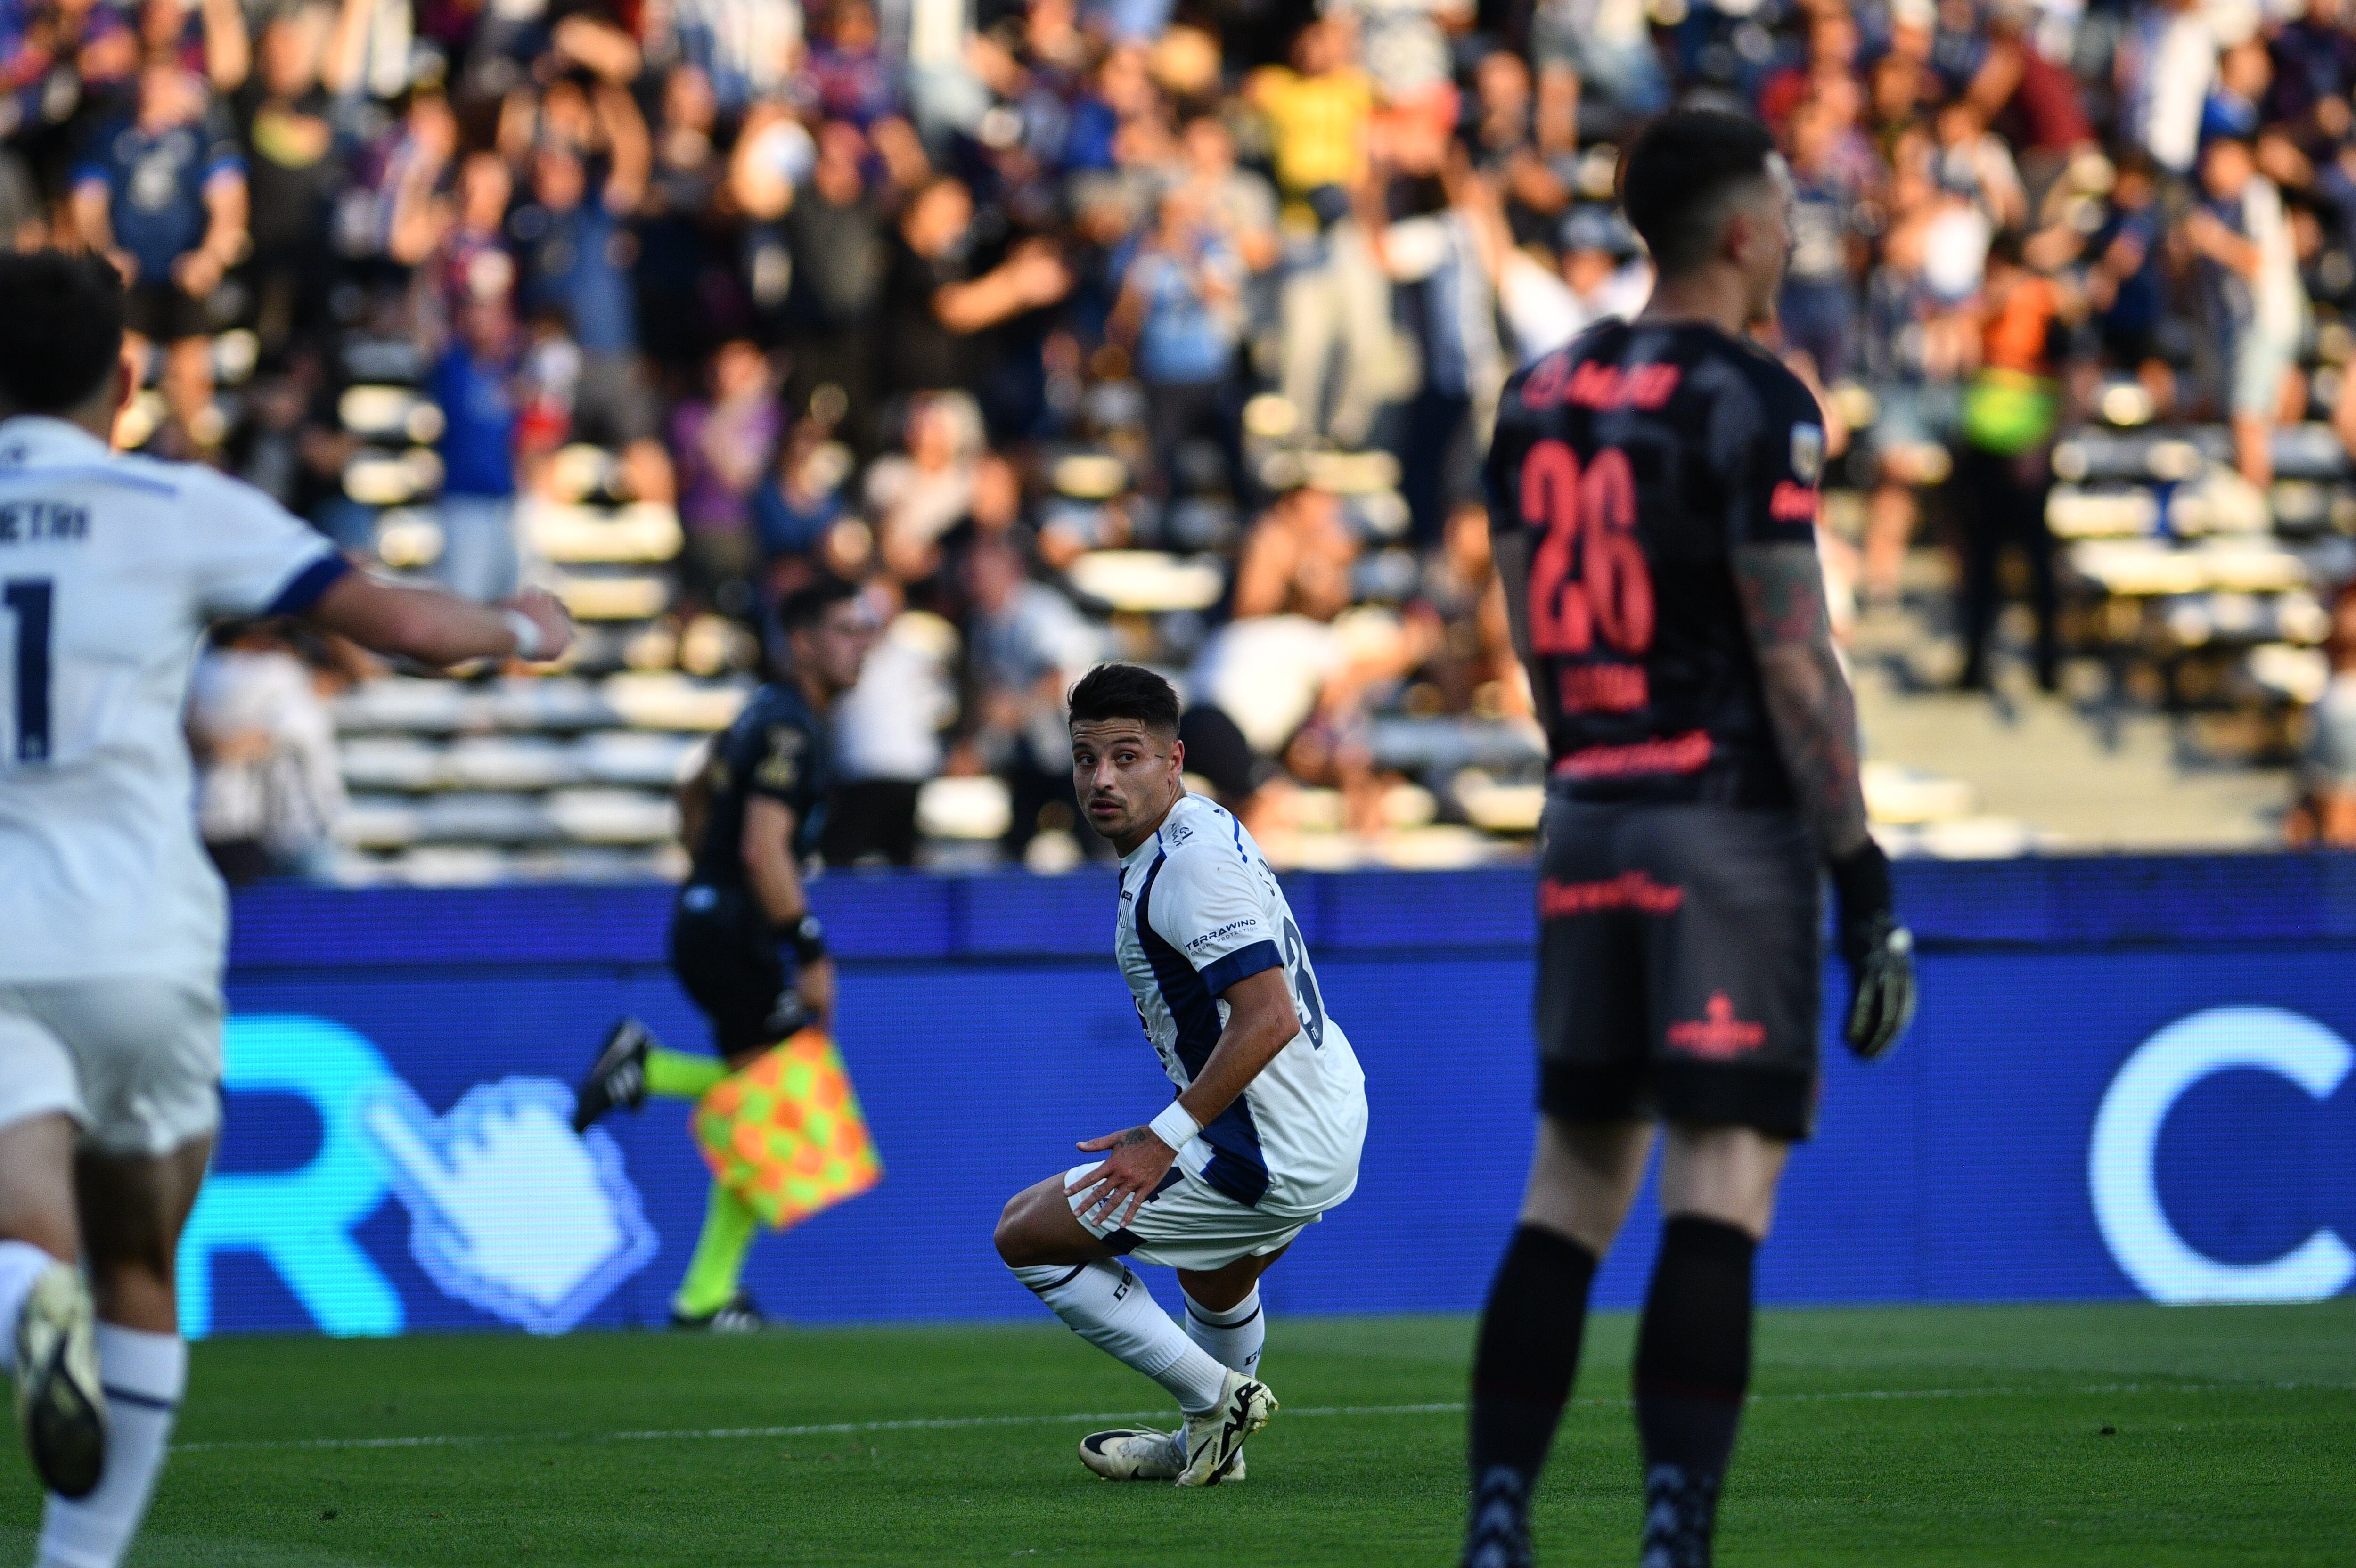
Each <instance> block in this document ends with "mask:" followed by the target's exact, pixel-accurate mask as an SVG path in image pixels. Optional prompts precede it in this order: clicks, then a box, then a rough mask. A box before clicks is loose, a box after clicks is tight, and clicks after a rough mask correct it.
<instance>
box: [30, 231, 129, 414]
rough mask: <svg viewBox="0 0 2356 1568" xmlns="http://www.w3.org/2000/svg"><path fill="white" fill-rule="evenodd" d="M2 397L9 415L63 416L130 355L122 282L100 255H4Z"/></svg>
mask: <svg viewBox="0 0 2356 1568" xmlns="http://www.w3.org/2000/svg"><path fill="white" fill-rule="evenodd" d="M0 300H5V301H6V302H7V308H6V309H5V310H0V401H5V403H6V405H7V408H6V411H7V412H9V413H18V414H62V413H66V412H69V411H71V410H74V409H77V408H80V406H81V405H82V404H83V403H85V402H87V401H89V400H90V399H91V396H92V394H94V393H96V392H97V391H98V390H99V389H100V388H102V387H103V386H104V385H105V384H106V379H107V378H108V377H109V376H111V375H112V374H113V373H114V368H115V366H116V365H118V364H120V363H121V362H122V359H123V279H122V278H121V277H120V276H119V275H118V274H117V273H116V272H115V271H114V269H113V268H112V267H111V266H109V265H107V263H106V262H105V261H102V260H101V259H100V258H98V257H96V256H88V255H84V256H73V255H68V254H67V253H66V252H65V251H26V252H24V253H22V254H17V253H13V252H11V253H0Z"/></svg>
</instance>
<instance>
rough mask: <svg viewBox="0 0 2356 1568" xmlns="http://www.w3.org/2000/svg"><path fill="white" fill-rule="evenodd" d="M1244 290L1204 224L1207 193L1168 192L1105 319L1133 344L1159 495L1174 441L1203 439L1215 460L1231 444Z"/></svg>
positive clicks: (1224, 244)
mask: <svg viewBox="0 0 2356 1568" xmlns="http://www.w3.org/2000/svg"><path fill="white" fill-rule="evenodd" d="M1243 284H1244V263H1243V258H1242V257H1241V256H1239V255H1237V253H1236V251H1234V249H1233V248H1232V247H1231V245H1230V244H1229V242H1228V240H1227V237H1226V234H1225V233H1224V232H1223V231H1222V230H1221V229H1219V228H1217V227H1215V226H1214V225H1213V223H1212V222H1211V221H1210V218H1209V213H1208V211H1207V209H1206V207H1205V199H1204V193H1203V192H1202V191H1200V190H1199V189H1197V188H1196V187H1193V186H1190V185H1182V186H1176V187H1173V188H1172V189H1171V190H1169V191H1168V192H1167V193H1166V194H1164V195H1163V197H1162V204H1161V208H1160V210H1159V212H1158V213H1157V214H1156V216H1155V219H1154V223H1153V227H1152V229H1151V231H1150V232H1149V233H1148V234H1147V235H1146V236H1145V238H1144V240H1143V242H1142V243H1141V245H1140V246H1139V247H1138V251H1137V257H1136V260H1134V261H1131V262H1130V265H1129V271H1128V272H1127V273H1126V274H1124V276H1123V277H1122V280H1121V289H1120V299H1119V304H1116V305H1115V306H1114V308H1113V315H1112V329H1113V331H1114V332H1115V333H1116V334H1118V335H1119V336H1123V337H1126V338H1127V339H1129V340H1130V342H1131V343H1133V344H1135V345H1136V357H1137V372H1138V375H1139V377H1140V379H1142V380H1143V381H1144V383H1145V400H1146V426H1147V431H1148V438H1149V441H1150V443H1151V452H1152V454H1153V468H1152V473H1151V487H1152V488H1153V489H1154V490H1155V491H1156V492H1157V493H1160V494H1162V495H1167V494H1168V493H1169V490H1170V476H1171V475H1172V473H1173V469H1174V467H1175V464H1176V460H1177V454H1178V448H1179V445H1180V443H1183V442H1186V441H1190V440H1193V439H1194V438H1195V437H1197V436H1202V437H1207V438H1209V439H1211V440H1213V441H1215V442H1216V443H1217V444H1218V446H1219V448H1220V450H1221V452H1222V453H1226V452H1227V451H1229V450H1231V449H1232V448H1233V447H1234V445H1235V442H1234V438H1233V435H1232V433H1231V432H1230V429H1229V425H1228V421H1227V418H1226V411H1225V410H1224V409H1223V408H1222V407H1221V403H1222V400H1223V399H1224V397H1225V395H1226V383H1227V372H1228V370H1229V368H1231V366H1232V364H1233V362H1234V359H1235V355H1236V343H1237V338H1238V337H1239V336H1240V335H1241V331H1242V325H1243ZM1229 466H1230V468H1231V469H1233V468H1235V467H1237V464H1232V463H1231V464H1229Z"/></svg>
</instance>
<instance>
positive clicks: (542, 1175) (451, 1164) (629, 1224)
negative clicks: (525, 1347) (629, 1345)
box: [359, 1078, 656, 1334]
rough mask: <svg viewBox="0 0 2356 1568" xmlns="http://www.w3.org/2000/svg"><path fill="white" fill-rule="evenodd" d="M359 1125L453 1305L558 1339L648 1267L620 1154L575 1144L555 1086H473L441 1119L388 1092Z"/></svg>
mask: <svg viewBox="0 0 2356 1568" xmlns="http://www.w3.org/2000/svg"><path fill="white" fill-rule="evenodd" d="M359 1115H360V1124H361V1125H363V1126H364V1127H366V1128H367V1129H368V1131H369V1135H370V1136H372V1137H373V1138H374V1139H375V1140H376V1143H377V1145H378V1147H379V1148H380V1151H381V1153H382V1155H383V1157H384V1161H385V1167H386V1170H387V1174H388V1175H389V1176H390V1178H391V1182H392V1186H393V1189H394V1190H395V1191H397V1192H399V1193H400V1194H401V1197H402V1201H403V1202H404V1203H406V1204H407V1205H408V1206H409V1215H410V1251H411V1252H412V1253H413V1254H414V1255H415V1257H416V1259H417V1264H418V1266H419V1267H421V1268H423V1270H424V1271H425V1272H426V1274H427V1275H431V1276H432V1277H433V1280H434V1283H435V1284H436V1285H440V1286H441V1287H442V1289H443V1290H444V1291H445V1292H447V1293H448V1294H449V1295H451V1296H455V1297H457V1298H458V1299H459V1300H462V1301H466V1302H470V1303H472V1304H473V1305H474V1306H477V1307H481V1308H482V1309H483V1310H484V1311H486V1312H488V1313H491V1314H493V1315H494V1316H496V1317H502V1318H504V1319H506V1320H507V1321H509V1322H510V1323H514V1324H517V1325H519V1326H520V1327H522V1328H528V1329H530V1330H531V1331H532V1332H533V1333H536V1334H561V1333H562V1332H564V1331H565V1330H566V1329H568V1328H572V1327H573V1325H574V1324H576V1323H578V1322H580V1321H581V1319H582V1318H584V1317H586V1316H588V1314H589V1313H590V1312H591V1311H592V1310H593V1309H594V1308H595V1307H596V1306H597V1304H598V1303H599V1302H600V1301H603V1300H604V1299H605V1297H606V1296H608V1295H610V1294H611V1293H612V1292H613V1290H614V1288H615V1287H616V1285H620V1284H621V1283H622V1281H623V1280H625V1279H626V1278H628V1277H629V1276H630V1275H633V1274H635V1273H637V1270H638V1269H639V1268H640V1267H642V1266H643V1265H644V1264H646V1262H647V1260H648V1259H649V1258H651V1257H653V1256H654V1253H655V1245H656V1243H655V1234H654V1230H653V1228H652V1227H651V1226H650V1225H648V1223H647V1219H646V1215H645V1213H644V1211H642V1210H641V1209H640V1207H639V1204H638V1195H637V1189H635V1188H633V1187H632V1186H631V1185H630V1181H629V1178H628V1177H627V1176H626V1175H625V1174H624V1172H623V1169H622V1154H621V1150H620V1149H619V1148H618V1147H616V1145H615V1143H614V1140H613V1138H612V1137H611V1136H609V1135H608V1134H607V1133H606V1132H605V1129H603V1128H602V1127H593V1128H591V1129H590V1130H589V1132H588V1133H587V1134H586V1135H581V1134H576V1133H574V1132H573V1127H572V1115H573V1094H572V1092H571V1091H569V1090H567V1089H566V1088H565V1087H564V1086H563V1085H562V1084H561V1083H555V1082H554V1081H552V1080H550V1079H545V1078H507V1079H502V1080H500V1081H499V1082H498V1083H478V1084H477V1085H476V1086H475V1087H473V1088H472V1089H469V1090H467V1091H466V1094H465V1095H464V1096H463V1097H461V1098H460V1100H459V1101H458V1103H457V1104H455V1105H453V1106H452V1107H451V1108H450V1114H449V1115H447V1116H444V1117H441V1118H439V1119H436V1118H435V1116H434V1113H433V1112H432V1111H431V1110H429V1109H427V1108H426V1105H425V1103H424V1102H423V1101H422V1100H420V1099H419V1098H418V1097H417V1094H416V1092H415V1091H413V1090H412V1089H411V1088H410V1087H409V1085H408V1084H406V1083H402V1082H401V1081H400V1080H399V1079H392V1080H390V1081H388V1082H386V1083H383V1084H381V1085H380V1086H379V1087H378V1088H377V1089H376V1090H375V1091H373V1092H372V1093H370V1094H369V1097H368V1098H367V1099H366V1100H365V1101H364V1102H363V1103H362V1104H361V1106H360V1113H359Z"/></svg>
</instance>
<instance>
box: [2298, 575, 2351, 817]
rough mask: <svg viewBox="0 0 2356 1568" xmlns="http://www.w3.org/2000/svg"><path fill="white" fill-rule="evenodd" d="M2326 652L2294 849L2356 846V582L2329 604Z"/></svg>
mask: <svg viewBox="0 0 2356 1568" xmlns="http://www.w3.org/2000/svg"><path fill="white" fill-rule="evenodd" d="M2324 654H2325V656H2326V657H2328V658H2329V660H2330V664H2331V677H2330V680H2329V684H2327V685H2326V686H2325V688H2324V690H2323V699H2322V700H2321V701H2319V702H2318V703H2317V704H2316V705H2315V713H2314V732H2313V734H2312V735H2311V736H2310V738H2309V739H2308V747H2307V754H2306V756H2305V757H2304V758H2302V759H2301V761H2300V763H2299V767H2298V773H2297V780H2296V784H2297V795H2296V797H2295V798H2294V799H2293V801H2292V802H2291V808H2290V811H2289V813H2288V815H2287V816H2286V819H2285V822H2284V833H2285V837H2286V838H2287V839H2288V840H2289V842H2291V843H2292V844H2294V845H2322V846H2328V847H2330V848H2341V849H2345V848H2356V584H2351V585H2350V586H2348V587H2344V588H2342V589H2341V590H2340V595H2339V597H2338V598H2337V599H2335V600H2334V601H2333V602H2332V605H2331V634H2330V635H2329V637H2328V638H2327V639H2326V640H2325V642H2324Z"/></svg>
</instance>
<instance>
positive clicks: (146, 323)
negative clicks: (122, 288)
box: [123, 278, 212, 343]
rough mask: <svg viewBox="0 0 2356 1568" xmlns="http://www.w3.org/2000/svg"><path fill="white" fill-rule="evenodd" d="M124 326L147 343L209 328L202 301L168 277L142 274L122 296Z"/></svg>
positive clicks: (177, 339)
mask: <svg viewBox="0 0 2356 1568" xmlns="http://www.w3.org/2000/svg"><path fill="white" fill-rule="evenodd" d="M211 329H212V319H211V317H210V316H209V315H208V314H207V312H206V310H205V302H204V301H202V300H200V299H198V298H196V297H194V296H193V295H191V294H190V293H188V291H187V290H186V289H184V288H182V287H181V286H180V285H179V284H177V283H172V282H170V281H169V280H168V279H167V280H163V281H158V282H150V281H149V280H147V279H145V278H142V279H141V280H140V281H139V282H137V283H134V284H132V285H131V288H130V290H129V292H128V293H125V294H124V295H123V330H124V331H126V332H133V333H136V334H138V335H139V336H142V337H144V338H145V339H146V340H147V341H148V342H150V343H178V342H180V341H182V340H183V339H186V338H190V337H202V336H205V335H206V333H208V332H209V331H210V330H211Z"/></svg>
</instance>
